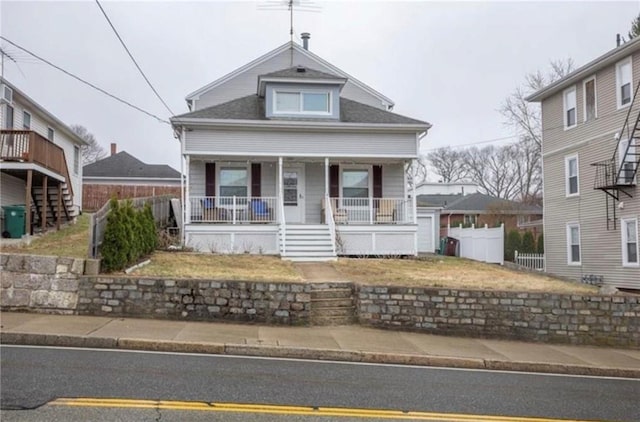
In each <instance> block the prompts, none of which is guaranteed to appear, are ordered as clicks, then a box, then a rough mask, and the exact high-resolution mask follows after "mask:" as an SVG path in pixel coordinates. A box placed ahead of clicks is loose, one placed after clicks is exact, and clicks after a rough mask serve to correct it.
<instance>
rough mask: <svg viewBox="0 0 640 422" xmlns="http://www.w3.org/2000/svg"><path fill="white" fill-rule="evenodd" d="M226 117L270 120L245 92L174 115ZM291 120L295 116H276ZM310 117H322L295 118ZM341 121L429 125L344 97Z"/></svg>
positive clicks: (257, 100) (261, 102)
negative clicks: (209, 105) (210, 104)
mask: <svg viewBox="0 0 640 422" xmlns="http://www.w3.org/2000/svg"><path fill="white" fill-rule="evenodd" d="M181 118H183V119H192V118H196V119H223V120H224V119H229V120H273V119H267V118H266V117H265V109H264V98H261V97H259V96H257V95H248V96H246V97H242V98H238V99H236V100H232V101H229V102H227V103H224V104H218V105H215V106H212V107H207V108H203V109H202V110H196V111H192V112H191V113H186V114H181V115H179V116H176V117H174V118H173V120H174V122H175V120H178V119H181ZM277 120H294V119H291V118H289V119H280V118H279V119H277ZM295 120H312V121H318V120H321V119H295ZM340 122H342V123H370V124H399V125H402V124H413V125H416V124H417V125H429V123H427V122H423V121H420V120H416V119H412V118H410V117H405V116H402V115H400V114H396V113H391V112H389V111H385V110H381V109H379V108H376V107H372V106H369V105H366V104H362V103H359V102H356V101H353V100H349V99H346V98H342V97H341V98H340Z"/></svg>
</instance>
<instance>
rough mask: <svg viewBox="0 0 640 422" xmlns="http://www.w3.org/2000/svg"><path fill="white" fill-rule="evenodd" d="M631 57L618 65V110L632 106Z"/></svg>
mask: <svg viewBox="0 0 640 422" xmlns="http://www.w3.org/2000/svg"><path fill="white" fill-rule="evenodd" d="M632 78H633V77H632V67H631V57H627V58H626V59H624V60H622V61H621V62H618V63H617V64H616V100H617V102H618V108H622V107H626V106H628V105H629V104H631V98H632V97H633V86H632V85H631V84H632Z"/></svg>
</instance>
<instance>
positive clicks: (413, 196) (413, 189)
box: [411, 171, 418, 250]
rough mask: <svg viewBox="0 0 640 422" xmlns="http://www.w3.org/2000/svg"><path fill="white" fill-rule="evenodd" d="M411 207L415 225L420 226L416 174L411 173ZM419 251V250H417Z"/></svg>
mask: <svg viewBox="0 0 640 422" xmlns="http://www.w3.org/2000/svg"><path fill="white" fill-rule="evenodd" d="M411 202H412V204H411V207H412V208H413V224H418V208H417V206H416V204H417V200H416V172H415V171H412V172H411ZM416 250H417V249H416Z"/></svg>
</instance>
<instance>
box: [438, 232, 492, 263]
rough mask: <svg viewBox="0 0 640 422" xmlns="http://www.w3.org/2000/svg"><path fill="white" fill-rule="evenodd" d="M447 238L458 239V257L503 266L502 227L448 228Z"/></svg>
mask: <svg viewBox="0 0 640 422" xmlns="http://www.w3.org/2000/svg"><path fill="white" fill-rule="evenodd" d="M447 229H448V232H449V237H453V238H454V239H458V241H459V242H460V243H459V252H460V253H459V255H460V256H461V257H462V258H469V259H473V260H475V261H483V262H490V263H494V264H501V265H502V264H504V225H502V226H501V227H496V228H491V229H490V228H489V227H488V226H487V225H486V224H485V226H484V227H483V228H476V227H475V226H471V227H470V228H462V225H460V227H448V228H447Z"/></svg>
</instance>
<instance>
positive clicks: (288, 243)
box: [280, 224, 336, 261]
mask: <svg viewBox="0 0 640 422" xmlns="http://www.w3.org/2000/svg"><path fill="white" fill-rule="evenodd" d="M281 236H282V234H281ZM280 240H281V241H280V245H281V246H280V248H281V250H280V253H281V255H282V258H283V259H287V260H290V261H333V260H335V259H336V254H335V251H334V248H333V243H332V241H331V232H330V231H329V226H328V225H326V224H315V225H308V224H287V225H286V227H285V229H284V237H283V238H281V239H280Z"/></svg>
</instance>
